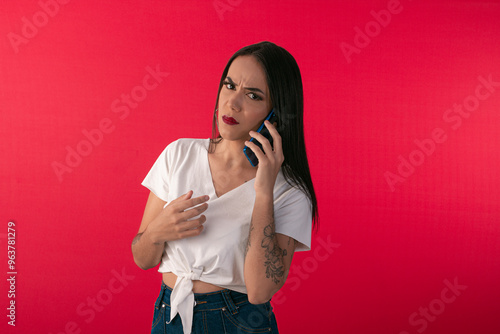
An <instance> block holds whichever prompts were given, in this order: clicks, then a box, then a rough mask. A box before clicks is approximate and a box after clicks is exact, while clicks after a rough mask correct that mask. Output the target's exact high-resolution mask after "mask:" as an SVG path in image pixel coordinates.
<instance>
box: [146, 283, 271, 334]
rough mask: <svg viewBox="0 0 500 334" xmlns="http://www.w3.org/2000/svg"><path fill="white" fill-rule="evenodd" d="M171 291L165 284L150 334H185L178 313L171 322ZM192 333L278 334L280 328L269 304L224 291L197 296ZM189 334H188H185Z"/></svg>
mask: <svg viewBox="0 0 500 334" xmlns="http://www.w3.org/2000/svg"><path fill="white" fill-rule="evenodd" d="M171 293H172V289H171V288H170V287H169V286H167V285H166V284H165V283H163V282H162V284H161V290H160V295H159V296H158V298H157V299H156V303H155V310H154V316H153V326H152V329H151V334H160V333H168V334H177V333H178V334H183V333H182V322H181V318H180V316H179V314H177V315H176V316H175V318H174V319H172V321H171V322H170V323H169V324H167V321H169V320H170V294H171ZM194 299H195V302H196V306H195V307H194V315H193V329H192V333H193V334H202V333H203V334H219V333H220V334H236V333H238V334H241V333H273V334H278V325H277V324H276V318H275V317H274V313H273V308H272V306H271V303H270V302H267V303H264V304H258V305H254V304H250V302H249V301H248V297H247V295H246V294H244V293H239V292H236V291H232V290H228V289H224V290H220V291H216V292H209V293H195V294H194ZM185 334H189V333H185Z"/></svg>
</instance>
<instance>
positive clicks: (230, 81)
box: [226, 77, 266, 96]
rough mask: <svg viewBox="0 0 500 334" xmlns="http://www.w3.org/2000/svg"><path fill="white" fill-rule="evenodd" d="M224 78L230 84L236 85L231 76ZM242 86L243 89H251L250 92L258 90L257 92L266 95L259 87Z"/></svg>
mask: <svg viewBox="0 0 500 334" xmlns="http://www.w3.org/2000/svg"><path fill="white" fill-rule="evenodd" d="M226 80H227V81H229V83H230V84H231V85H234V86H237V85H236V84H235V83H234V81H233V79H231V77H226ZM243 88H244V89H246V90H249V91H251V92H259V93H261V94H262V95H264V96H266V94H265V93H264V92H263V91H261V90H260V89H259V88H253V87H243Z"/></svg>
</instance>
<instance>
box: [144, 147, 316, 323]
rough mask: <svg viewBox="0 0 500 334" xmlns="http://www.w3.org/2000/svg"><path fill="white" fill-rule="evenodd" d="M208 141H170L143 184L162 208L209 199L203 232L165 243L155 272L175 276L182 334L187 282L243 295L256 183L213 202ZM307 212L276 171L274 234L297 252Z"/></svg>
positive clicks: (305, 236)
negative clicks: (294, 242) (289, 241)
mask: <svg viewBox="0 0 500 334" xmlns="http://www.w3.org/2000/svg"><path fill="white" fill-rule="evenodd" d="M209 142H210V141H209V139H179V140H177V141H174V142H173V143H171V144H170V145H168V146H167V147H166V148H165V149H164V150H163V152H162V153H161V154H160V156H159V157H158V159H157V160H156V162H155V163H154V165H153V167H152V168H151V170H150V171H149V173H148V174H147V176H146V178H145V179H144V181H143V182H142V185H143V186H145V187H147V188H148V189H149V190H151V191H152V192H153V193H154V194H155V195H156V196H157V197H159V198H160V199H162V200H163V201H165V202H167V205H168V203H170V202H171V201H172V200H174V199H176V198H178V197H180V196H182V195H183V194H185V193H187V192H188V191H189V190H193V196H192V197H198V196H202V195H208V196H210V199H209V200H208V202H207V203H208V209H207V210H206V211H205V212H204V213H203V214H204V215H205V216H206V218H207V219H206V222H205V223H204V225H203V226H204V229H203V232H202V233H201V234H200V235H198V236H195V237H190V238H185V239H181V240H175V241H169V242H167V245H166V247H165V252H164V253H163V256H162V260H161V264H160V267H159V269H158V271H159V272H161V273H166V272H172V273H174V274H175V275H177V277H178V278H177V281H176V284H175V287H174V289H173V291H172V295H171V307H172V310H171V319H173V318H174V317H175V315H176V314H177V312H178V313H179V314H180V316H181V319H182V322H183V324H184V332H185V333H190V332H191V324H192V315H193V305H194V295H193V293H192V289H193V283H192V280H200V281H203V282H206V283H210V284H214V285H217V286H220V287H222V288H227V289H231V290H234V291H238V292H241V293H247V290H246V286H245V281H244V276H243V265H244V252H245V248H246V245H247V240H248V232H249V228H250V221H251V217H252V211H253V205H254V202H255V190H254V180H255V179H252V180H250V181H247V182H245V183H244V184H242V185H240V186H239V187H237V188H235V189H233V190H231V191H229V192H227V193H225V194H224V195H222V196H221V197H217V195H216V193H215V188H214V186H213V182H212V173H211V171H210V166H209V164H208V146H209ZM217 177H218V178H221V177H224V175H221V174H219V175H217ZM227 177H230V176H229V175H228V176H227ZM311 209H312V208H311V204H310V201H309V199H308V198H307V196H306V195H305V194H304V193H303V192H302V191H301V190H299V189H298V188H296V187H292V186H290V185H289V184H288V183H287V182H286V180H285V178H284V177H283V174H282V172H281V171H280V172H279V174H278V177H277V179H276V183H275V185H274V224H275V232H276V233H280V234H284V235H287V236H290V237H292V238H293V239H295V240H297V241H298V242H299V243H298V245H297V248H296V251H307V250H310V247H311V227H312V218H311Z"/></svg>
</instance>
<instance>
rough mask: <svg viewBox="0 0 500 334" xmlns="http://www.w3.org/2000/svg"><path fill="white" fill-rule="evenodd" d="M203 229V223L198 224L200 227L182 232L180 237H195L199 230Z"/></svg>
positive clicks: (199, 232)
mask: <svg viewBox="0 0 500 334" xmlns="http://www.w3.org/2000/svg"><path fill="white" fill-rule="evenodd" d="M203 229H204V227H203V225H200V227H198V228H195V229H192V230H188V231H185V232H182V234H181V237H180V239H184V238H191V237H196V236H197V235H200V234H201V232H203Z"/></svg>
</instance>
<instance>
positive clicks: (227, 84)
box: [223, 81, 234, 89]
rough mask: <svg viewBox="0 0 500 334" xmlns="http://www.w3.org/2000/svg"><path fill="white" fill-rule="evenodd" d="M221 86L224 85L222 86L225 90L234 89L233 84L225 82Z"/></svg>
mask: <svg viewBox="0 0 500 334" xmlns="http://www.w3.org/2000/svg"><path fill="white" fill-rule="evenodd" d="M223 84H224V86H226V88H227V89H233V88H234V86H233V84H232V83H230V82H227V81H226V82H224V83H223Z"/></svg>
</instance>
